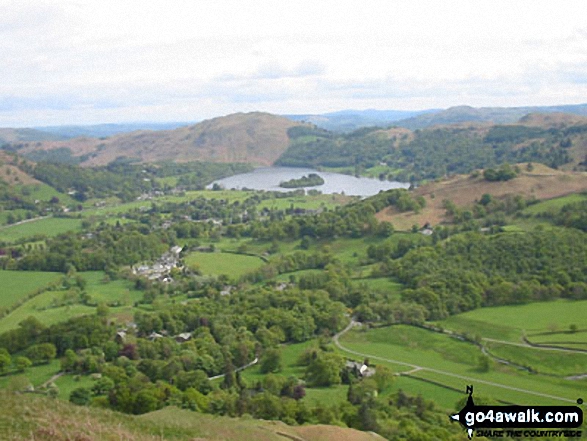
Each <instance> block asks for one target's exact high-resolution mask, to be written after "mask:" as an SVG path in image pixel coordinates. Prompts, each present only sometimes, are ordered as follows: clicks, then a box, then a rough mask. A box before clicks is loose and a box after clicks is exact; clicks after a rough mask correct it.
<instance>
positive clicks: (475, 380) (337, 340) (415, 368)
mask: <svg viewBox="0 0 587 441" xmlns="http://www.w3.org/2000/svg"><path fill="white" fill-rule="evenodd" d="M355 326H361V323H359V322H356V321H354V320H351V322H350V323H349V324H348V326H347V327H346V328H344V329H343V330H342V331H340V332H339V333H338V334H336V335H335V336H334V337H333V338H332V339H333V341H334V344H335V345H336V347H337V348H339V349H340V350H341V351H344V352H348V353H349V354H353V355H357V356H359V357H363V358H369V359H372V360H379V361H385V362H388V363H394V364H398V365H400V366H407V367H410V368H412V372H414V371H428V372H433V373H435V374H439V375H445V376H447V377H452V378H458V379H460V380H464V381H466V382H468V384H472V383H477V384H485V385H488V386H493V387H498V388H502V389H507V390H511V391H515V392H521V393H525V394H528V395H534V396H537V397H542V398H548V399H552V400H558V401H564V402H566V403H573V404H576V401H575V400H571V399H568V398H563V397H557V396H556V395H550V394H544V393H541V392H535V391H531V390H527V389H522V388H519V387H513V386H507V385H505V384H499V383H494V382H492V381H486V380H480V379H478V378H473V377H467V376H464V375H459V374H454V373H452V372H447V371H441V370H439V369H433V368H429V367H426V366H418V365H416V364H411V363H406V362H404V361H401V360H394V359H391V358H383V357H378V356H376V355H373V354H366V353H362V352H357V351H353V350H352V349H349V348H346V347H344V346H343V345H342V343H341V342H340V337H342V336H343V335H344V334H346V333H347V332H348V331H350V330H351V329H352V328H353V327H355Z"/></svg>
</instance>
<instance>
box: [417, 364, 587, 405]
mask: <svg viewBox="0 0 587 441" xmlns="http://www.w3.org/2000/svg"><path fill="white" fill-rule="evenodd" d="M495 369H496V370H497V369H501V367H495ZM502 377H503V375H502ZM410 378H413V379H414V380H417V379H420V380H419V381H422V380H427V381H431V382H434V383H438V384H442V385H443V386H436V387H438V388H439V390H443V391H445V390H446V389H445V388H446V387H450V388H452V389H456V390H463V391H465V389H466V385H471V384H472V385H473V386H474V390H475V395H477V396H480V397H486V398H489V399H491V400H494V401H499V402H504V403H510V404H517V405H537V406H548V405H551V406H552V405H573V404H575V403H576V400H577V393H578V391H580V390H585V386H586V385H587V382H585V381H584V380H583V381H571V380H564V379H559V378H555V377H550V376H546V375H532V374H526V375H524V376H522V375H521V374H519V375H515V376H512V378H510V381H508V382H506V381H499V380H495V379H487V378H481V377H480V376H479V375H475V376H473V375H471V376H468V377H467V380H465V379H461V378H457V377H452V376H448V375H443V374H438V373H435V372H430V371H426V370H422V371H418V372H415V373H413V374H411V375H410ZM512 380H515V381H512ZM485 381H489V382H493V383H495V384H487V383H485ZM508 388H515V389H518V390H511V389H508ZM536 394H542V396H541V395H536ZM555 397H560V398H562V399H563V400H561V399H558V398H555Z"/></svg>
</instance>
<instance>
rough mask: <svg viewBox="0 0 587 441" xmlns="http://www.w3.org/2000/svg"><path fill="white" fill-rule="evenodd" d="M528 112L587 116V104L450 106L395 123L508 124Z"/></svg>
mask: <svg viewBox="0 0 587 441" xmlns="http://www.w3.org/2000/svg"><path fill="white" fill-rule="evenodd" d="M528 113H570V114H574V115H582V116H587V104H578V105H568V106H542V107H480V108H475V107H470V106H457V107H450V108H448V109H446V110H441V111H438V112H430V113H424V114H420V115H416V116H413V117H410V118H407V119H403V120H400V121H397V122H396V123H395V124H396V125H398V126H400V127H405V128H408V129H411V130H416V129H423V128H426V127H431V126H436V125H446V124H455V123H462V122H488V123H492V124H508V123H513V122H516V121H518V120H519V119H520V118H522V117H523V116H524V115H527V114H528Z"/></svg>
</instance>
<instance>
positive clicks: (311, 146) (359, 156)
mask: <svg viewBox="0 0 587 441" xmlns="http://www.w3.org/2000/svg"><path fill="white" fill-rule="evenodd" d="M290 135H291V138H292V142H291V145H290V147H289V148H288V149H287V150H286V151H285V153H284V154H283V155H282V156H281V157H280V158H279V159H278V161H277V164H279V165H284V166H294V167H300V166H305V167H336V168H341V167H350V168H351V169H352V170H354V173H361V170H364V169H369V168H375V169H376V170H377V171H376V176H379V177H380V178H381V179H393V180H399V181H404V182H406V181H410V182H412V181H421V180H423V179H437V178H440V177H443V176H446V175H451V174H463V173H470V172H471V171H473V170H475V169H480V168H487V167H494V166H496V165H499V164H502V163H504V162H509V163H526V162H538V163H542V164H546V165H548V166H550V167H552V168H564V169H567V170H574V169H579V170H581V169H584V168H585V165H586V164H587V162H586V161H585V157H586V155H587V118H586V117H583V116H577V115H567V114H562V113H552V114H528V115H525V116H524V117H523V118H522V119H521V120H520V121H519V122H517V123H513V124H490V123H487V122H460V123H453V124H450V125H441V126H434V127H429V128H425V129H418V130H414V131H410V130H409V129H406V128H401V127H396V128H392V129H388V130H383V129H377V128H363V129H359V130H356V131H355V132H352V133H345V134H337V133H333V132H328V131H326V130H323V129H318V128H314V129H312V130H310V129H304V130H295V131H291V132H290Z"/></svg>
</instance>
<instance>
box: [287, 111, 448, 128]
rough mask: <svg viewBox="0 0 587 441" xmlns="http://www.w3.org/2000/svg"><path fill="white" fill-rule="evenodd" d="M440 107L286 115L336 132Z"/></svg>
mask: <svg viewBox="0 0 587 441" xmlns="http://www.w3.org/2000/svg"><path fill="white" fill-rule="evenodd" d="M440 111H441V110H440V109H429V110H420V111H404V110H373V109H370V110H341V111H339V112H331V113H322V114H305V115H284V116H285V117H286V118H289V119H293V120H294V121H303V122H308V123H311V124H315V125H317V126H318V127H320V128H322V129H326V130H332V131H335V132H352V131H353V130H356V129H359V128H361V127H370V126H381V127H385V126H389V125H390V124H392V123H394V122H396V121H401V120H405V119H408V118H414V117H417V116H418V115H425V114H429V113H434V112H440Z"/></svg>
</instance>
